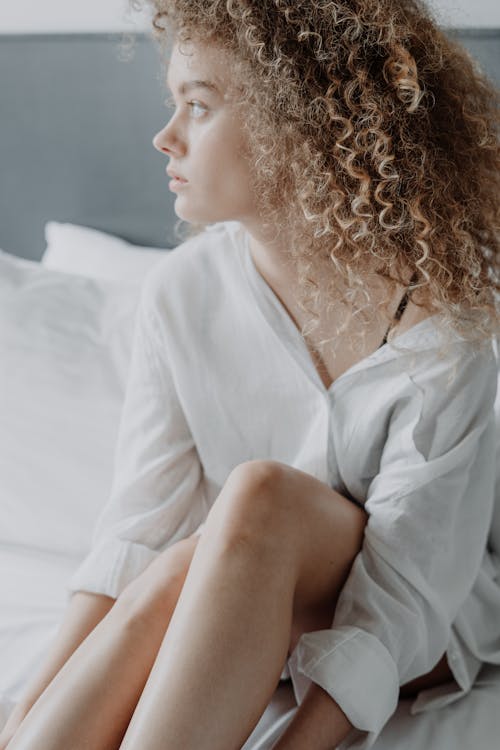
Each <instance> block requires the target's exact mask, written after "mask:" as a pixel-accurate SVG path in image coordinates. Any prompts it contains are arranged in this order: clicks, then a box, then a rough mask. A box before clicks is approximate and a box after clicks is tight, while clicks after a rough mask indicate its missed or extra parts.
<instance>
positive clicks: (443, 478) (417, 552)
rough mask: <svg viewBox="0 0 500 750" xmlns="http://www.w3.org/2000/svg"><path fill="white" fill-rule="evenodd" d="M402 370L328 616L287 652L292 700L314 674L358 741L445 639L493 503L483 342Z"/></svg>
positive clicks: (368, 735)
mask: <svg viewBox="0 0 500 750" xmlns="http://www.w3.org/2000/svg"><path fill="white" fill-rule="evenodd" d="M407 377H408V387H407V390H406V391H405V395H404V397H402V398H401V399H400V400H399V401H398V403H397V404H396V406H395V407H394V408H393V411H392V414H391V417H390V421H389V427H388V433H387V439H386V441H385V444H384V448H383V450H382V455H381V460H380V465H379V470H378V473H377V475H376V476H375V477H374V479H373V480H372V482H371V484H370V487H369V490H368V494H367V499H366V504H365V509H366V511H367V512H368V514H369V518H368V522H367V526H366V530H365V537H364V542H363V545H362V548H361V551H360V552H359V553H358V555H357V556H356V558H355V561H354V564H353V566H352V568H351V572H350V575H349V578H348V579H347V581H346V584H345V586H344V588H343V590H342V592H341V594H340V597H339V600H338V603H337V607H336V611H335V616H334V620H333V623H332V627H331V629H329V630H321V631H316V632H311V633H305V634H303V635H302V637H301V638H300V640H299V642H298V644H297V646H296V648H295V650H294V652H293V653H292V655H291V657H290V659H289V664H290V671H291V675H292V680H293V681H294V689H295V692H296V696H297V692H299V696H298V700H299V701H301V700H302V697H303V695H304V694H305V691H306V690H307V687H308V685H309V684H310V681H311V680H312V681H313V682H315V683H317V684H319V685H320V686H321V687H322V688H323V689H324V690H325V691H326V692H327V693H328V694H329V695H330V696H331V697H332V698H333V699H334V700H335V701H336V702H337V703H338V705H339V706H340V707H341V709H342V710H343V711H344V713H345V714H346V715H347V717H348V718H349V720H350V721H351V723H352V724H353V725H354V727H355V729H357V730H359V731H358V733H357V735H356V736H357V738H358V739H360V738H361V744H359V743H356V744H355V747H356V748H361V747H362V748H363V749H365V748H368V747H371V745H372V744H373V743H374V742H375V740H376V738H377V736H378V734H379V733H380V731H381V729H382V728H383V726H384V724H385V723H386V721H387V720H388V719H389V717H390V716H391V715H392V714H393V712H394V711H395V709H396V707H397V702H398V696H399V686H400V685H402V684H405V683H406V682H408V681H410V680H412V679H414V678H416V677H418V676H420V675H422V674H425V673H427V672H429V671H430V670H431V669H432V668H433V667H434V666H435V664H436V663H437V662H438V661H439V659H440V658H441V656H442V655H443V653H444V652H445V651H446V648H447V645H448V642H449V637H450V631H451V626H452V623H453V621H454V618H455V616H456V614H457V612H458V610H459V608H460V606H461V604H462V603H463V602H464V600H465V599H466V597H467V595H468V593H469V592H470V590H471V589H472V587H473V584H474V581H475V579H476V577H477V575H478V572H479V569H480V566H481V561H482V558H483V555H484V550H485V548H486V544H487V537H488V530H489V527H490V524H491V518H492V511H493V504H494V475H495V467H494V463H495V461H494V443H495V439H494V437H495V436H494V419H493V404H494V401H495V393H496V387H497V372H496V364H495V359H494V356H493V353H492V352H491V351H486V352H484V351H483V352H480V353H478V352H472V351H470V349H467V348H465V345H464V346H463V347H461V348H460V352H459V353H458V354H457V352H456V351H455V355H454V356H453V357H449V358H448V359H447V360H446V361H442V360H439V359H438V355H437V354H436V361H430V360H429V359H427V361H423V362H422V363H421V364H420V365H419V367H418V368H416V372H413V374H411V375H408V376H407ZM296 685H297V688H296V687H295V686H296ZM346 741H347V743H348V744H347V746H348V747H353V745H352V744H349V741H350V738H347V740H346ZM341 747H344V745H341Z"/></svg>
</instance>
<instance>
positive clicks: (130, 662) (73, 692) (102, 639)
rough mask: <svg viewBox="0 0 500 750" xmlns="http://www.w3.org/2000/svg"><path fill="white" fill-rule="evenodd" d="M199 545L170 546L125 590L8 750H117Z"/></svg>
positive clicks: (190, 542) (185, 542) (193, 542)
mask: <svg viewBox="0 0 500 750" xmlns="http://www.w3.org/2000/svg"><path fill="white" fill-rule="evenodd" d="M197 542H198V537H194V536H192V537H189V538H188V539H184V540H182V541H181V542H178V543H177V544H174V545H172V546H171V547H169V548H168V549H167V550H166V551H165V552H163V553H161V554H160V555H159V556H158V557H157V558H156V559H155V560H154V561H153V562H152V563H151V565H150V566H148V568H147V569H146V570H145V571H144V572H143V573H142V574H141V575H140V576H138V578H136V579H135V581H133V582H132V583H131V584H130V585H129V586H128V587H127V589H125V591H124V592H123V594H122V595H121V596H120V597H118V599H117V601H116V602H115V604H114V605H113V606H112V608H111V610H110V611H109V612H108V614H107V615H106V616H105V617H104V618H103V619H102V620H101V622H100V623H99V624H98V625H97V626H96V627H95V628H94V630H93V631H92V632H91V633H90V634H89V635H88V636H87V638H86V639H85V640H84V641H83V643H82V644H81V645H80V646H79V647H78V649H77V650H76V651H75V652H74V653H73V655H72V656H71V657H70V659H69V660H68V661H67V662H66V664H65V665H64V666H63V667H62V669H61V670H60V671H59V672H58V674H57V675H56V677H55V678H54V679H53V680H52V682H51V683H50V684H49V686H48V687H47V688H46V690H45V691H44V692H43V693H42V695H41V696H40V698H39V699H38V701H37V702H36V703H35V704H34V706H33V707H32V709H31V710H30V711H29V713H28V714H27V716H26V717H25V719H24V721H23V722H22V724H21V725H20V727H19V729H18V730H17V732H16V733H15V735H14V737H13V739H12V740H11V741H10V742H9V744H8V746H7V747H8V750H35V748H36V750H40V748H43V750H68V748H71V750H84V748H85V750H86V749H87V748H92V750H113V749H114V748H118V747H119V746H120V743H121V741H122V739H123V735H124V733H125V730H126V728H127V725H128V723H129V721H130V717H131V715H132V713H133V711H134V708H135V706H136V704H137V701H138V700H139V697H140V694H141V692H142V690H143V688H144V685H145V683H146V680H147V677H148V675H149V672H150V670H151V667H152V665H153V663H154V660H155V658H156V655H157V653H158V649H159V647H160V644H161V641H162V638H163V636H164V634H165V630H166V629H167V627H168V623H169V621H170V617H171V615H172V612H173V610H174V608H175V605H176V603H177V599H178V596H179V593H180V590H181V588H182V585H183V583H184V579H185V577H186V574H187V570H188V568H189V564H190V562H191V559H192V556H193V553H194V549H195V547H196V544H197Z"/></svg>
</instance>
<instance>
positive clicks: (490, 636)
mask: <svg viewBox="0 0 500 750" xmlns="http://www.w3.org/2000/svg"><path fill="white" fill-rule="evenodd" d="M436 320H437V316H434V317H432V318H428V319H426V320H424V321H422V322H421V323H419V324H417V325H416V326H414V327H413V328H412V329H410V330H409V331H407V332H406V333H404V334H402V335H400V336H399V337H398V338H397V340H396V341H395V343H394V345H391V344H386V345H384V346H383V347H382V348H380V349H379V350H378V351H376V352H374V353H373V354H372V355H370V356H368V357H366V358H365V359H363V360H362V361H361V362H359V363H358V364H356V365H354V366H353V367H351V368H350V369H349V370H347V371H346V372H345V373H344V374H343V375H342V376H341V377H339V378H337V380H336V381H334V383H333V384H332V385H331V386H330V388H328V389H327V388H326V387H325V386H324V384H323V383H322V381H321V379H320V377H319V374H318V373H317V371H316V368H315V367H314V364H313V362H312V359H311V357H310V355H309V352H308V350H307V347H306V346H305V342H304V340H303V338H302V336H301V335H300V333H299V331H298V330H297V328H296V327H295V324H294V323H293V321H292V320H291V318H290V316H289V315H288V313H287V312H286V310H285V308H284V307H283V305H282V304H281V302H280V301H279V299H278V297H277V296H276V295H275V294H274V292H273V291H272V289H271V287H270V286H269V285H268V284H267V282H266V281H265V280H264V279H263V277H262V276H261V275H260V273H259V272H258V271H257V269H256V267H255V265H254V263H253V260H252V256H251V254H250V251H249V245H248V235H247V234H246V232H245V230H244V229H243V227H242V226H241V225H240V224H239V223H237V222H226V223H221V224H216V225H213V226H212V227H210V228H209V229H208V230H206V231H205V232H204V233H203V234H201V235H198V236H197V237H195V238H192V239H190V240H189V241H187V242H185V243H183V244H182V245H180V246H179V247H177V248H175V249H174V250H172V251H171V252H169V253H168V255H167V256H166V257H165V259H164V260H163V261H161V262H160V265H159V266H156V267H155V269H153V271H151V272H150V273H149V275H148V277H147V279H146V281H145V283H144V285H143V288H142V295H141V302H140V305H139V309H138V314H137V318H136V328H135V333H134V345H133V354H132V361H131V367H130V374H129V380H128V385H127V391H126V397H125V402H124V407H123V413H122V418H121V423H120V430H119V437H118V442H117V447H116V453H115V469H114V480H113V486H112V489H111V495H110V497H109V500H108V502H107V504H106V505H105V507H104V509H103V511H102V513H101V515H100V517H99V519H98V522H97V525H96V528H95V532H94V536H93V542H92V549H91V550H90V552H89V554H88V556H87V557H86V559H85V560H84V561H83V562H82V564H81V565H80V567H79V568H78V570H77V571H76V573H75V574H74V576H73V578H72V579H71V581H70V586H69V589H70V591H76V590H85V591H93V592H97V593H103V594H107V595H108V596H112V597H117V596H118V595H119V594H120V592H121V591H122V590H123V589H124V587H125V586H126V585H127V583H129V582H130V581H131V580H132V579H133V578H135V577H136V576H137V575H139V573H140V572H141V571H142V570H144V568H145V567H146V566H147V565H148V564H149V563H150V562H151V561H152V560H153V559H154V558H155V557H156V555H157V554H158V553H159V552H160V551H162V550H164V549H165V548H167V547H168V546H170V545H172V544H174V543H175V542H176V541H178V540H180V539H183V538H185V537H186V536H188V535H189V534H192V533H193V532H194V531H196V530H197V529H198V528H199V527H200V526H201V525H202V524H203V522H204V520H205V519H206V516H207V514H208V511H209V509H210V507H211V506H212V504H213V502H214V501H215V499H216V497H217V495H218V493H219V492H220V490H221V488H222V486H223V484H224V482H225V480H226V478H227V477H228V475H229V473H230V471H231V470H232V469H233V468H234V467H235V466H237V465H238V464H240V463H242V462H244V461H247V460H250V459H274V460H277V461H281V462H283V463H286V464H289V465H290V466H293V467H296V468H299V469H301V470H302V471H306V472H309V473H310V474H312V475H314V476H315V477H317V478H318V479H320V480H321V481H323V482H325V483H327V484H328V485H329V486H331V487H333V488H335V489H336V490H338V491H339V492H341V493H342V494H344V495H347V496H350V497H351V498H353V499H355V500H357V501H358V502H360V503H362V504H363V505H364V506H365V508H366V510H367V512H368V513H369V521H368V524H367V527H366V530H365V539H364V543H363V547H362V549H361V551H360V552H359V554H358V555H357V557H356V559H355V562H354V565H353V567H352V571H351V573H350V576H349V578H348V580H347V582H346V584H345V586H344V588H343V591H342V593H341V596H340V598H339V601H338V604H337V607H336V613H335V617H334V620H333V623H332V626H331V628H329V629H325V630H321V631H317V632H312V633H305V634H303V635H302V637H301V639H300V641H299V642H298V644H297V646H296V648H295V650H294V651H293V653H292V654H291V656H290V658H289V659H288V663H287V664H286V665H285V669H284V671H283V674H282V678H285V677H287V676H288V674H289V675H290V677H291V679H292V684H293V689H294V693H295V696H296V698H297V701H298V702H299V703H300V702H301V701H302V699H303V697H304V694H305V692H306V690H307V688H308V686H309V684H310V683H311V681H314V682H316V683H317V684H319V685H321V686H322V687H323V688H324V689H325V690H326V691H327V692H328V693H329V694H330V695H331V696H332V698H334V699H335V701H337V703H338V704H339V705H340V707H341V708H342V710H343V711H344V712H345V713H346V715H347V716H348V718H349V719H350V721H351V722H352V723H353V724H354V726H355V728H356V730H357V731H355V732H353V733H352V735H350V737H349V738H348V740H346V741H345V742H344V743H343V745H342V746H341V747H349V748H354V747H356V748H367V747H369V746H370V745H371V744H373V742H374V741H375V739H376V737H377V736H378V734H379V732H380V730H381V729H382V727H383V726H384V724H385V722H386V721H387V719H388V718H389V717H390V716H391V714H392V713H393V712H394V710H395V708H396V705H397V700H398V691H399V686H400V685H401V684H404V683H405V682H408V681H409V680H411V679H413V678H414V677H416V676H418V675H421V674H424V673H426V672H428V671H430V670H431V669H432V667H433V666H434V665H435V663H436V662H437V661H438V660H439V658H440V657H441V656H442V654H443V652H444V651H446V653H447V655H448V659H449V662H450V667H451V669H452V671H453V674H454V676H455V679H456V681H457V683H458V686H459V687H457V685H454V684H451V685H450V684H448V685H447V686H444V687H441V688H435V689H434V690H431V691H426V692H422V693H420V695H419V696H418V698H417V700H416V701H415V702H414V704H413V710H414V711H419V710H425V709H427V708H430V707H436V706H439V705H444V704H446V703H448V702H450V701H452V700H455V699H456V698H458V697H460V696H461V695H462V694H463V693H464V692H467V691H468V690H469V689H470V687H471V684H472V683H473V681H474V679H475V677H476V674H477V672H478V670H479V668H480V666H481V663H482V661H493V662H495V663H500V533H499V531H498V527H499V526H500V524H499V523H498V513H499V511H498V508H496V510H495V513H496V518H497V521H496V526H495V524H493V523H492V518H493V512H494V503H495V500H494V476H495V454H494V452H495V434H494V430H495V426H494V418H493V404H494V400H495V394H496V385H497V364H496V360H495V356H494V353H493V350H492V348H490V347H487V348H486V350H483V351H481V352H477V351H475V350H474V347H473V346H472V345H471V344H469V343H466V342H464V341H463V340H462V339H461V338H460V337H458V336H456V335H455V336H454V337H453V339H452V341H451V343H450V345H449V349H448V350H447V352H446V354H445V355H441V356H440V353H439V348H440V345H441V344H442V341H441V337H440V334H439V329H438V327H437V326H436ZM499 504H500V503H497V505H499Z"/></svg>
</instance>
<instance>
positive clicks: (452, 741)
mask: <svg viewBox="0 0 500 750" xmlns="http://www.w3.org/2000/svg"><path fill="white" fill-rule="evenodd" d="M31 554H32V555H36V556H37V560H36V563H37V564H36V571H37V572H36V575H34V574H33V571H34V569H35V566H34V565H33V560H30V561H27V557H26V550H21V549H15V548H9V547H7V546H6V545H1V546H0V601H1V602H2V606H1V611H0V612H1V614H0V657H1V670H0V728H1V727H2V726H3V725H4V723H5V721H6V720H7V716H8V714H9V712H10V710H11V708H12V706H13V705H14V703H15V701H16V700H18V698H19V696H20V695H21V693H22V690H23V686H24V685H25V684H26V681H28V680H29V679H30V676H31V675H32V674H33V673H34V672H35V670H37V669H38V667H39V665H40V663H41V661H42V659H43V656H44V653H45V651H46V649H47V647H48V646H49V644H50V642H51V640H52V639H53V638H54V636H55V634H56V632H57V628H58V624H59V622H60V620H61V618H62V616H63V612H64V609H65V607H66V605H67V592H66V589H65V585H66V583H67V581H68V580H69V578H70V577H71V575H72V573H73V570H74V569H76V567H77V565H78V562H79V561H78V559H75V560H73V561H69V560H68V558H66V557H62V556H59V555H49V554H47V553H44V554H42V553H39V554H37V553H36V552H34V551H31ZM20 601H22V602H23V605H22V606H20V605H19V602H20ZM410 704H411V702H410V701H407V700H405V701H401V702H400V704H399V707H398V710H397V711H396V713H395V714H394V715H393V717H392V718H391V719H390V721H389V722H388V724H387V725H386V727H385V729H384V730H383V732H382V734H381V735H380V737H379V739H378V740H377V742H376V744H375V745H374V746H373V748H374V750H497V748H498V747H499V746H500V710H499V709H500V666H492V665H485V666H484V667H483V669H482V670H481V672H480V674H479V677H478V680H477V682H476V685H475V686H474V688H473V690H472V691H471V693H470V694H469V695H467V696H466V697H465V698H462V699H461V700H458V701H457V702H455V703H453V704H451V705H449V706H447V707H446V708H443V709H440V710H438V711H430V712H427V713H422V714H418V715H415V716H412V715H410V713H409V708H410ZM295 710H296V704H295V699H294V695H293V690H292V687H291V682H290V681H289V680H288V681H286V682H281V683H280V684H279V686H278V688H277V690H276V691H275V693H274V696H273V698H272V700H271V702H270V703H269V705H268V707H267V708H266V710H265V712H264V713H263V715H262V717H261V719H260V721H259V723H258V725H257V726H256V727H255V729H254V731H253V732H252V734H251V736H250V737H249V738H248V740H247V741H246V742H245V744H244V746H243V748H242V750H271V747H272V745H273V743H274V742H275V741H276V739H277V737H279V736H280V734H281V733H282V732H283V731H284V729H285V727H286V726H287V724H288V723H289V721H291V719H292V717H293V715H294V713H295ZM214 750H215V749H214ZM311 750H314V748H311Z"/></svg>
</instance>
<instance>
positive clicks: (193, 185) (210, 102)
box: [153, 43, 257, 223]
mask: <svg viewBox="0 0 500 750" xmlns="http://www.w3.org/2000/svg"><path fill="white" fill-rule="evenodd" d="M230 75H231V70H230V65H229V64H228V58H227V57H226V56H225V55H224V54H223V53H222V52H221V51H219V50H218V49H216V48H214V47H205V46H199V45H195V44H191V43H190V44H189V45H186V44H183V45H182V51H181V49H179V46H178V45H177V44H176V45H175V46H174V48H173V52H172V56H171V58H170V61H169V67H168V75H167V83H168V86H169V88H170V90H171V92H172V94H173V103H174V104H175V113H174V115H173V116H172V118H171V119H170V121H169V122H168V123H167V124H166V125H165V127H164V128H163V129H162V130H160V132H159V133H157V134H156V135H155V137H154V139H153V145H154V146H155V148H157V149H158V151H161V152H163V153H165V154H167V156H168V157H169V163H168V166H167V169H168V173H169V175H170V178H172V176H177V177H180V178H182V180H181V181H177V180H174V182H170V189H171V190H172V191H173V192H175V193H176V196H177V197H176V200H175V212H176V214H177V216H179V218H181V219H184V220H185V221H188V222H191V223H213V222H216V221H229V220H237V221H241V222H243V223H247V222H248V223H253V219H254V218H255V216H256V213H257V212H256V206H255V199H254V198H253V196H252V193H251V189H250V186H251V171H250V160H249V158H248V148H247V143H246V139H245V136H244V132H243V127H242V121H241V114H238V113H237V112H236V110H235V108H234V107H233V106H232V105H233V102H232V100H231V98H230V96H229V94H228V93H227V92H228V83H229V80H230Z"/></svg>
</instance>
